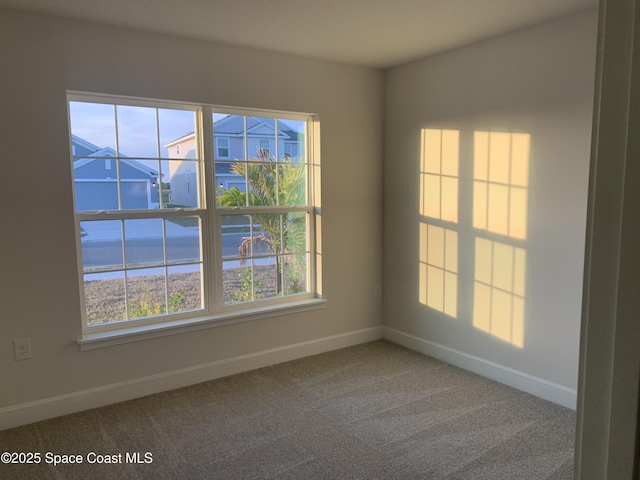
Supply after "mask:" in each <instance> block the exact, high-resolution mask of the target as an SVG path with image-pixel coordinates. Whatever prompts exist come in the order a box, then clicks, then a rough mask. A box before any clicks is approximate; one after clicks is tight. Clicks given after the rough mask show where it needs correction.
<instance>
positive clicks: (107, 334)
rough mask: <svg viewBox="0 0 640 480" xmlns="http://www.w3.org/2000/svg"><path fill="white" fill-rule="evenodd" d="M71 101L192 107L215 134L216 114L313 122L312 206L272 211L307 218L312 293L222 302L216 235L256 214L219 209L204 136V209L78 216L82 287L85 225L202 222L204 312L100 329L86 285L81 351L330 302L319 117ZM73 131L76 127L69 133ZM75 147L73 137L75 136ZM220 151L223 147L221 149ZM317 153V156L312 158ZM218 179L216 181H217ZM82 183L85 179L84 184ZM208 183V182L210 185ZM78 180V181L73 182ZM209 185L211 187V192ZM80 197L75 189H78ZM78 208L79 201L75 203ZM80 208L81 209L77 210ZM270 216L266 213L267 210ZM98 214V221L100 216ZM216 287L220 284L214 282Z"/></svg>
mask: <svg viewBox="0 0 640 480" xmlns="http://www.w3.org/2000/svg"><path fill="white" fill-rule="evenodd" d="M67 101H69V102H70V101H80V102H92V103H106V104H116V105H137V106H149V107H154V108H162V107H167V108H171V107H173V108H181V107H182V108H184V107H187V108H190V109H195V111H196V112H197V116H198V118H199V120H198V122H199V125H198V129H199V130H200V131H202V132H211V131H212V128H213V120H212V113H213V112H214V111H224V112H225V113H229V114H237V115H245V116H252V115H261V116H271V117H273V118H276V117H278V118H287V119H291V120H302V121H306V122H307V127H308V128H307V140H306V142H305V144H304V152H305V158H306V159H307V160H306V162H305V163H306V166H307V205H305V206H301V207H290V206H284V207H277V206H275V207H274V208H271V207H269V212H270V213H272V212H273V213H288V212H294V211H297V212H300V211H304V212H306V213H307V215H308V217H307V219H308V220H307V242H308V246H307V252H308V253H307V258H308V264H309V266H308V269H307V279H306V280H307V283H306V285H307V292H304V293H301V294H292V295H287V296H286V297H275V298H268V299H264V300H256V301H251V302H246V303H238V304H232V305H224V304H223V302H222V288H212V286H213V285H221V281H222V278H221V277H222V250H221V249H218V248H216V249H215V251H213V250H214V247H213V243H214V242H212V241H211V236H213V238H220V234H221V222H220V218H221V216H222V215H224V214H225V210H227V213H229V212H231V211H233V213H234V214H250V213H251V208H248V207H238V208H235V207H234V208H230V209H224V208H220V207H217V206H216V201H215V165H214V161H213V158H214V156H213V147H214V145H212V144H213V143H214V142H213V140H214V137H213V135H202V137H203V138H201V139H200V145H199V146H198V148H199V149H200V151H201V152H202V154H201V155H199V156H198V157H199V158H201V159H202V160H200V161H198V162H196V163H197V164H198V168H200V175H199V183H200V188H199V192H200V196H201V199H200V205H201V207H198V208H188V209H178V210H173V209H171V211H168V212H163V211H162V210H163V209H151V210H149V211H128V210H123V211H119V212H118V215H117V217H115V216H114V215H113V214H110V213H98V212H76V213H75V214H74V215H75V218H76V222H75V223H76V228H77V233H76V249H77V255H78V279H79V282H80V283H82V278H83V267H82V248H81V243H80V239H81V236H80V222H81V221H83V220H87V219H92V220H98V219H99V218H98V216H105V218H109V219H116V218H117V219H127V218H150V217H153V218H165V217H167V218H169V217H171V216H174V215H176V214H177V215H179V216H183V215H188V216H198V217H200V219H201V226H202V228H201V235H202V242H201V243H202V244H203V246H202V250H203V251H202V257H201V261H202V265H203V268H202V273H203V275H202V276H203V278H202V282H203V289H202V296H203V299H202V300H203V305H204V308H203V310H197V311H193V310H192V311H189V312H183V313H176V314H170V315H163V316H157V317H146V318H142V319H135V320H124V321H120V322H111V323H107V324H100V325H87V323H86V309H85V303H84V300H85V299H84V291H83V288H82V285H81V289H80V290H81V295H80V302H81V311H82V337H81V338H80V339H78V340H77V343H78V344H79V346H80V349H81V350H89V349H94V348H100V347H106V346H109V345H115V344H120V343H129V342H133V341H138V340H145V339H148V338H155V337H159V336H165V335H173V334H178V333H184V332H188V331H195V330H199V329H203V328H212V327H217V326H222V325H229V324H234V323H240V322H246V321H253V320H259V319H263V318H268V317H271V316H275V315H282V314H291V313H298V312H302V311H308V310H315V309H318V308H323V307H324V304H325V302H326V300H324V299H322V298H321V297H320V295H319V294H318V293H317V292H318V291H319V290H318V288H317V285H316V277H317V275H318V272H317V270H316V269H317V265H316V256H317V254H318V252H317V250H316V245H315V241H316V232H315V212H316V210H317V208H316V207H314V206H313V205H314V195H315V192H314V191H313V189H314V185H315V184H316V182H315V181H314V179H313V174H314V167H317V165H319V155H318V151H317V148H316V147H315V146H314V144H313V132H314V131H315V130H316V129H317V125H316V126H313V127H312V123H315V122H316V118H315V116H314V115H313V114H306V113H290V112H276V111H264V110H258V109H244V108H243V109H240V108H236V107H225V106H216V105H204V104H198V105H196V104H189V103H178V102H171V101H165V100H157V101H156V100H151V99H139V98H133V97H119V96H111V95H103V94H92V93H85V92H75V91H69V92H67ZM69 130H70V128H69ZM69 141H70V142H71V135H69ZM216 147H217V145H216ZM312 152H313V154H314V156H313V158H312V157H311V153H312ZM212 179H213V180H212ZM79 180H80V179H79ZM207 180H208V181H207ZM72 181H73V178H72ZM205 183H209V184H210V185H211V188H209V189H207V190H206V191H205V188H204V186H205ZM72 191H74V195H75V189H74V188H72ZM74 205H75V202H74ZM74 208H75V207H74ZM263 211H264V210H263ZM96 215H98V216H96ZM214 282H215V283H214Z"/></svg>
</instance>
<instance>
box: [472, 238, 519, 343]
mask: <svg viewBox="0 0 640 480" xmlns="http://www.w3.org/2000/svg"><path fill="white" fill-rule="evenodd" d="M526 261H527V254H526V251H525V250H524V249H523V248H519V247H514V246H513V245H507V244H505V243H500V242H496V241H492V240H487V239H485V238H476V241H475V281H474V295H473V326H474V327H476V328H478V329H480V330H483V331H485V332H487V333H490V334H491V335H493V336H495V337H497V338H500V339H501V340H504V341H506V342H509V343H511V344H512V345H514V346H516V347H520V348H523V347H524V304H525V274H526Z"/></svg>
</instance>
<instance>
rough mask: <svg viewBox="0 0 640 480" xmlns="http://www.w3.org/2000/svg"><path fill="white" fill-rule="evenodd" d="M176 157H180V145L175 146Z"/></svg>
mask: <svg viewBox="0 0 640 480" xmlns="http://www.w3.org/2000/svg"><path fill="white" fill-rule="evenodd" d="M176 155H178V156H179V155H180V144H178V145H176Z"/></svg>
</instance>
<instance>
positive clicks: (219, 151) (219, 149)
mask: <svg viewBox="0 0 640 480" xmlns="http://www.w3.org/2000/svg"><path fill="white" fill-rule="evenodd" d="M216 155H217V157H218V158H229V139H228V138H216Z"/></svg>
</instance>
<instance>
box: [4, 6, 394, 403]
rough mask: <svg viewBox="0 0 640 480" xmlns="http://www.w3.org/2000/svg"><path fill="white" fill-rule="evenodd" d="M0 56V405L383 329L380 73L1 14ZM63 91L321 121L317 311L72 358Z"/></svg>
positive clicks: (71, 247) (74, 286)
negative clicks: (21, 354)
mask: <svg viewBox="0 0 640 480" xmlns="http://www.w3.org/2000/svg"><path fill="white" fill-rule="evenodd" d="M0 59H1V60H0V62H1V66H0V71H1V72H2V74H1V75H0V105H2V108H1V109H0V131H1V132H2V139H3V159H4V161H3V162H2V173H3V182H2V188H1V189H0V203H1V204H2V205H3V208H2V213H1V214H0V215H1V218H2V221H1V224H2V228H1V229H0V245H1V246H2V256H3V260H2V276H1V279H0V282H2V286H1V288H0V305H1V317H2V318H1V321H0V339H1V340H0V384H2V385H3V387H2V391H1V394H0V408H1V407H5V406H11V405H17V404H23V403H25V402H30V401H35V400H40V399H46V398H50V397H53V396H58V395H64V394H72V393H73V392H77V391H81V390H86V389H92V388H98V387H101V386H107V385H111V384H115V383H117V382H126V381H129V380H135V379H137V378H141V377H146V376H151V375H156V374H161V373H163V372H169V371H175V370H179V369H188V368H191V367H194V366H197V365H202V364H208V363H211V362H216V361H221V360H224V359H229V358H233V357H236V356H239V355H246V354H251V353H254V352H260V351H265V350H270V349H278V348H282V347H286V346H287V345H291V344H296V343H300V342H309V341H312V340H315V339H321V338H324V337H330V336H334V335H339V334H343V333H346V332H352V331H357V330H360V329H366V328H369V327H379V326H380V325H381V322H382V315H381V300H380V299H375V300H374V298H373V290H374V288H373V287H374V282H375V281H376V280H378V281H379V280H380V279H381V258H382V216H381V215H380V211H381V208H382V203H381V202H382V199H381V195H380V192H381V190H382V179H381V175H382V138H381V135H380V132H381V131H382V121H383V120H382V112H383V100H382V99H383V73H382V72H380V71H377V70H373V69H367V68H359V67H352V66H346V65H342V64H336V63H329V62H319V61H312V60H307V59H302V58H297V57H291V56H285V55H278V54H272V53H266V52H261V51H256V50H250V49H244V48H234V47H229V46H222V45H217V44H213V43H207V42H202V41H194V40H188V39H181V38H177V37H172V36H164V35H157V34H151V33H144V32H139V31H133V30H127V29H121V28H113V27H108V26H100V25H95V24H89V23H83V22H76V21H71V20H65V19H60V18H54V17H48V16H41V15H35V14H29V13H21V12H15V11H11V10H4V9H0ZM168 65H171V68H167V66H168ZM257 72H259V74H257ZM282 72H288V73H287V76H288V78H287V79H286V80H287V81H283V73H282ZM67 89H69V90H78V91H89V92H99V93H111V94H121V95H131V96H140V97H148V98H159V99H168V100H180V101H193V102H206V103H212V104H219V105H233V106H246V107H256V108H263V109H279V110H287V111H301V112H310V113H317V114H319V118H320V122H321V134H322V137H321V142H322V164H323V171H322V182H323V183H322V187H323V196H322V214H323V224H322V229H323V244H322V247H323V254H324V262H323V278H324V282H323V289H322V291H323V294H324V297H325V298H326V299H327V300H328V302H327V304H326V307H325V308H324V309H322V310H315V311H311V312H307V313H297V314H290V315H282V316H276V317H271V318H268V319H265V320H260V321H253V322H246V323H242V324H236V325H228V326H224V327H218V328H210V329H205V330H200V331H198V332H193V333H183V334H179V335H172V336H166V337H162V338H156V339H150V340H145V341H140V342H135V343H128V344H124V345H118V346H111V347H107V348H100V349H96V350H91V351H85V352H80V351H79V349H78V346H77V344H76V343H75V341H76V339H78V338H79V337H80V335H81V323H80V305H79V292H78V278H77V276H78V275H77V258H76V240H75V233H74V224H73V206H72V183H71V170H70V160H69V146H68V145H69V141H68V135H69V132H68V127H67V107H66V99H65V91H66V90H67ZM353 179H357V180H358V181H353ZM346 242H348V243H346ZM354 246H355V247H354ZM24 337H29V338H31V342H32V350H33V358H32V359H30V360H26V361H21V362H16V361H14V359H13V345H12V342H11V341H12V339H17V338H24ZM9 385H10V386H11V387H10V388H7V386H9Z"/></svg>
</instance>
